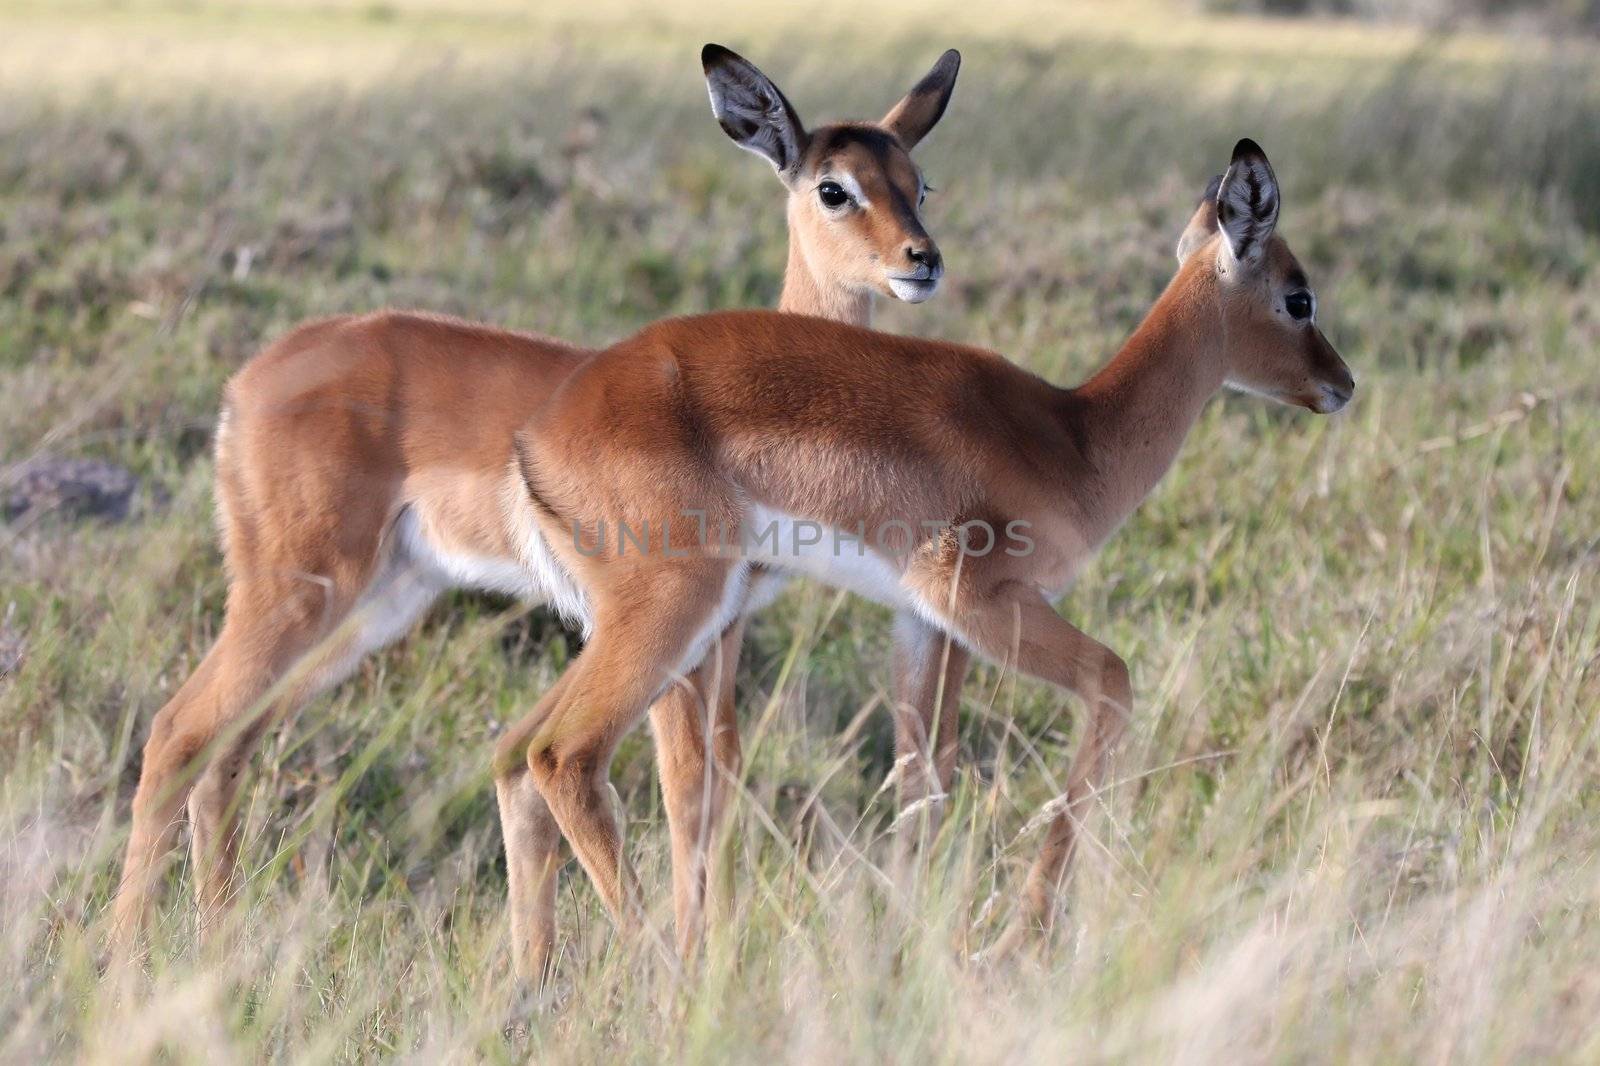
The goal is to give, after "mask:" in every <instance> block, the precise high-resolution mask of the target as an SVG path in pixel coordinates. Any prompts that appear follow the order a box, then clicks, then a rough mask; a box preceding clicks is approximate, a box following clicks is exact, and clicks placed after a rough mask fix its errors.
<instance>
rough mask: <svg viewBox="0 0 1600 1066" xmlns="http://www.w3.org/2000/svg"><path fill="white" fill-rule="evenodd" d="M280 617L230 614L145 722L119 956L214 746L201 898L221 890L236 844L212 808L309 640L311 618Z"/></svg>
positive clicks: (205, 795) (222, 798) (133, 938)
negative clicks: (220, 752)
mask: <svg viewBox="0 0 1600 1066" xmlns="http://www.w3.org/2000/svg"><path fill="white" fill-rule="evenodd" d="M276 621H278V622H279V624H278V625H257V626H249V625H247V624H245V623H242V622H238V621H237V620H234V619H230V621H229V622H228V623H227V624H225V625H224V627H223V632H222V635H221V636H220V637H219V638H218V640H217V643H216V646H215V647H213V648H212V649H211V651H210V652H209V653H208V654H207V655H206V657H205V659H204V660H203V661H202V662H201V663H200V666H199V668H198V669H196V670H195V672H194V674H193V675H192V676H191V677H190V678H189V680H188V681H186V682H184V685H183V687H182V688H180V689H179V690H178V692H177V694H176V695H175V696H173V698H172V700H171V701H170V702H168V703H167V705H166V706H165V707H163V708H161V710H160V711H159V712H158V713H157V714H156V717H155V721H154V722H153V723H152V724H151V727H150V738H149V740H148V741H147V742H146V743H145V748H144V763H143V766H142V768H141V769H140V773H139V788H138V791H137V792H136V793H135V794H134V797H133V826H132V829H131V831H130V833H129V836H128V850H127V855H126V857H125V859H124V860H123V866H122V881H121V884H120V885H119V887H118V889H117V898H116V902H115V904H114V907H113V933H112V940H113V947H114V949H115V951H116V953H117V954H118V955H120V956H122V957H124V958H126V957H127V956H128V955H130V954H131V953H132V952H133V951H134V949H135V946H136V942H137V940H138V937H139V933H140V931H141V929H142V926H143V923H144V919H145V916H146V913H147V911H148V909H149V905H150V897H151V894H152V892H153V890H154V887H155V883H156V881H157V880H159V878H160V876H161V872H162V869H163V867H164V865H165V862H166V859H167V857H168V854H169V853H170V852H171V850H172V845H173V842H174V837H175V835H176V832H177V819H178V814H179V812H180V811H181V810H182V809H183V806H184V803H185V801H186V800H188V799H189V798H190V795H191V792H192V791H193V790H194V788H195V785H196V782H197V781H199V780H201V779H202V776H203V775H205V774H206V773H207V772H208V769H209V766H210V764H211V762H212V760H213V758H214V757H215V756H216V753H217V749H219V748H227V749H229V751H228V757H227V759H226V763H227V765H226V768H225V769H222V770H219V771H218V773H217V775H216V776H212V777H210V778H209V780H208V783H207V787H206V789H205V790H204V791H203V792H202V794H201V797H200V798H199V799H198V800H197V801H196V804H197V806H199V807H201V808H202V809H203V814H202V819H201V824H202V826H203V828H202V830H201V833H200V840H199V841H198V843H197V847H198V848H199V850H200V851H201V853H202V854H203V855H204V856H205V859H206V869H205V870H204V871H197V876H199V877H200V878H201V884H202V893H201V899H202V901H203V902H204V903H206V904H208V905H209V904H212V903H215V902H217V901H218V900H219V899H220V898H221V897H223V896H225V895H226V884H227V881H228V877H229V875H230V873H231V867H230V866H228V865H227V863H228V861H229V860H231V857H232V850H231V843H230V844H229V845H227V846H224V845H223V842H224V841H227V839H228V838H229V837H231V835H232V834H231V833H228V832H224V831H223V830H222V828H221V811H220V810H215V809H214V806H213V805H214V804H217V803H224V804H225V803H226V802H227V801H228V800H230V799H231V794H230V792H229V790H230V789H231V788H232V787H233V783H232V777H234V776H236V775H237V771H238V768H239V764H238V758H237V753H239V752H244V753H246V754H247V753H248V750H249V749H248V745H249V743H250V741H251V739H252V737H253V736H255V735H259V733H260V729H261V723H262V720H263V719H264V717H265V716H266V715H267V714H268V713H269V711H268V709H267V708H264V707H261V706H260V704H261V703H262V701H263V698H264V697H265V696H266V695H267V693H268V692H269V690H271V688H272V687H273V686H274V685H275V684H276V683H277V682H278V681H279V680H280V678H281V677H282V676H283V673H284V671H285V670H286V669H287V666H288V664H290V663H292V662H293V660H294V658H295V656H296V655H298V654H299V653H300V652H302V651H304V649H305V647H306V646H307V644H309V643H311V642H312V641H313V640H314V638H315V627H314V626H313V625H310V624H307V623H304V622H299V621H288V620H286V619H283V618H282V617H281V616H280V617H279V618H278V619H276Z"/></svg>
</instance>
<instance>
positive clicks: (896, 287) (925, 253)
mask: <svg viewBox="0 0 1600 1066" xmlns="http://www.w3.org/2000/svg"><path fill="white" fill-rule="evenodd" d="M906 260H907V262H908V263H910V264H911V269H909V270H906V271H904V272H902V273H899V274H890V275H889V289H890V291H892V292H893V293H894V295H895V298H896V299H898V300H904V301H905V302H906V303H908V304H919V303H921V302H922V301H924V300H926V299H928V298H929V297H931V296H932V295H933V294H934V293H935V292H937V291H938V290H939V279H940V278H942V277H944V257H943V256H942V255H940V254H939V249H938V247H937V246H936V245H935V244H934V243H933V242H932V241H929V242H928V243H927V244H925V245H921V246H912V247H909V248H907V249H906Z"/></svg>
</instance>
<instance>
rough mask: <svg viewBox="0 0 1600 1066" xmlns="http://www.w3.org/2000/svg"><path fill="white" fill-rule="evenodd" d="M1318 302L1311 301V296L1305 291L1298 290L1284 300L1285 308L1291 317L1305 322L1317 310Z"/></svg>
mask: <svg viewBox="0 0 1600 1066" xmlns="http://www.w3.org/2000/svg"><path fill="white" fill-rule="evenodd" d="M1316 307H1317V305H1316V302H1315V301H1314V300H1312V299H1311V294H1310V293H1309V292H1307V291H1306V290H1304V289H1296V290H1295V291H1294V292H1291V293H1290V294H1289V295H1287V296H1285V297H1284V298H1283V308H1284V310H1286V311H1288V312H1289V317H1290V318H1294V319H1298V320H1300V321H1301V322H1304V321H1305V320H1306V319H1308V318H1310V317H1311V314H1312V312H1313V311H1315V310H1316Z"/></svg>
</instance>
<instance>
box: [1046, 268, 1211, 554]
mask: <svg viewBox="0 0 1600 1066" xmlns="http://www.w3.org/2000/svg"><path fill="white" fill-rule="evenodd" d="M1210 285H1211V279H1210V276H1209V275H1208V274H1206V273H1205V272H1203V271H1199V270H1191V271H1184V272H1180V274H1179V276H1178V277H1177V278H1176V279H1174V281H1173V283H1172V284H1171V285H1169V286H1168V287H1167V291H1166V292H1164V293H1162V295H1161V298H1160V299H1159V300H1157V301H1156V305H1155V307H1154V308H1152V309H1151V311H1150V313H1149V314H1148V315H1146V316H1145V319H1144V321H1143V322H1141V323H1140V324H1139V327H1138V328H1137V329H1136V330H1134V332H1133V336H1131V337H1129V338H1128V341H1127V343H1126V344H1124V345H1123V346H1122V350H1121V351H1119V352H1117V354H1116V356H1115V357H1113V358H1112V360H1111V362H1109V363H1107V364H1106V365H1105V366H1104V367H1102V368H1101V369H1100V371H1099V372H1098V373H1096V374H1095V375H1094V376H1093V377H1091V378H1090V379H1089V380H1088V381H1086V382H1084V383H1083V384H1082V385H1081V386H1079V387H1078V388H1076V389H1073V390H1071V392H1070V393H1069V394H1068V395H1069V397H1070V404H1069V406H1070V410H1071V412H1072V413H1071V417H1072V418H1073V420H1074V423H1075V430H1076V433H1075V435H1076V437H1077V439H1078V440H1079V442H1080V443H1081V445H1082V447H1083V451H1084V453H1085V454H1086V455H1087V456H1088V458H1089V464H1090V467H1091V472H1090V477H1091V479H1092V480H1093V481H1094V482H1096V485H1095V488H1096V489H1097V490H1098V491H1095V492H1092V493H1089V494H1087V498H1089V499H1092V500H1094V502H1095V506H1097V507H1098V508H1099V509H1101V510H1104V511H1105V512H1106V513H1105V514H1103V515H1095V516H1094V517H1095V518H1096V519H1098V520H1099V522H1097V524H1100V523H1103V524H1104V533H1109V532H1110V531H1111V530H1112V529H1115V528H1116V526H1117V525H1118V524H1120V523H1121V522H1122V520H1123V519H1125V518H1126V517H1127V516H1128V515H1129V514H1130V513H1131V512H1132V511H1133V509H1134V508H1135V507H1137V506H1138V505H1139V503H1140V501H1142V500H1143V499H1144V498H1145V496H1147V495H1148V494H1149V493H1150V490H1151V489H1153V488H1155V485H1156V482H1158V481H1160V480H1161V477H1162V475H1164V474H1165V473H1166V472H1167V470H1168V468H1169V467H1171V466H1172V462H1173V460H1174V459H1175V458H1177V455H1178V449H1179V448H1180V447H1182V445H1183V441H1184V438H1185V437H1187V436H1188V434H1189V430H1190V429H1191V428H1192V427H1193V426H1194V423H1195V421H1196V419H1198V418H1199V417H1200V411H1201V410H1202V408H1204V407H1205V403H1206V401H1207V400H1208V399H1210V398H1211V395H1212V394H1213V393H1215V392H1216V391H1217V390H1218V389H1219V388H1221V387H1222V382H1223V376H1224V368H1223V362H1224V361H1223V343H1222V337H1221V336H1220V333H1219V329H1220V324H1219V319H1218V310H1217V305H1216V302H1215V300H1214V293H1213V292H1212V290H1211V287H1210Z"/></svg>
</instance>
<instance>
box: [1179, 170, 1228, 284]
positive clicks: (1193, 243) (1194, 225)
mask: <svg viewBox="0 0 1600 1066" xmlns="http://www.w3.org/2000/svg"><path fill="white" fill-rule="evenodd" d="M1221 187H1222V175H1221V174H1218V175H1217V176H1216V177H1214V178H1212V179H1211V181H1210V182H1209V183H1208V184H1207V185H1206V191H1205V192H1203V193H1201V194H1200V202H1199V203H1197V204H1195V207H1194V214H1192V215H1190V216H1189V225H1188V226H1186V227H1184V231H1183V236H1181V237H1179V238H1178V263H1179V264H1180V265H1182V263H1183V261H1184V260H1186V259H1188V258H1189V257H1190V256H1191V255H1193V254H1194V253H1195V249H1197V248H1199V247H1200V246H1201V245H1202V244H1204V243H1206V241H1209V240H1210V239H1211V238H1212V236H1213V235H1215V234H1216V232H1217V190H1218V189H1220V188H1221Z"/></svg>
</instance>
